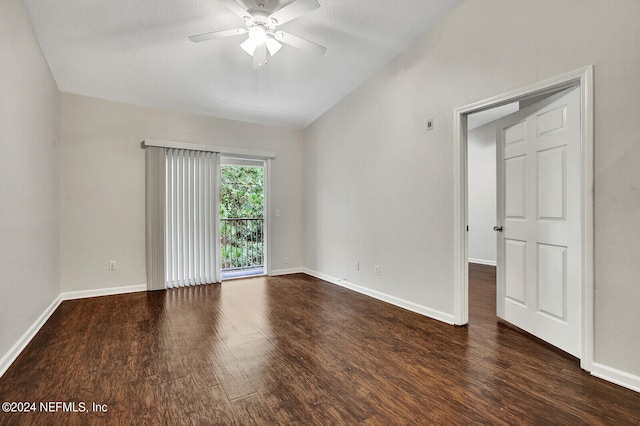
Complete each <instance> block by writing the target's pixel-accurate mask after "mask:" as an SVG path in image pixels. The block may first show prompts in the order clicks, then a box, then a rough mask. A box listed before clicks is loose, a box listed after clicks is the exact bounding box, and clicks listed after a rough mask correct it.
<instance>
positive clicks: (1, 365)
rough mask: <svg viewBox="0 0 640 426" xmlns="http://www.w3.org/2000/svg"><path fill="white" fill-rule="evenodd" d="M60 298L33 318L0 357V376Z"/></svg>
mask: <svg viewBox="0 0 640 426" xmlns="http://www.w3.org/2000/svg"><path fill="white" fill-rule="evenodd" d="M61 302H62V299H61V298H60V296H58V297H56V298H55V299H54V301H53V302H51V304H50V305H49V306H48V307H47V308H46V309H45V310H44V312H43V313H42V314H41V315H40V316H39V317H38V319H36V320H35V322H34V323H33V324H32V325H31V327H29V328H28V329H27V331H25V333H24V334H23V335H22V336H21V337H20V338H19V339H18V341H17V342H16V343H15V344H14V345H13V346H12V347H11V349H9V351H7V353H6V354H4V356H3V357H2V359H0V377H2V376H3V375H4V373H6V372H7V370H8V369H9V367H11V364H13V362H14V361H15V360H16V358H18V356H19V355H20V354H21V353H22V351H23V350H24V348H26V347H27V345H28V344H29V343H30V342H31V340H32V339H33V338H34V337H35V335H36V334H37V333H38V331H40V329H41V328H42V326H43V325H44V324H45V323H46V322H47V321H48V320H49V317H51V315H52V314H53V313H54V312H55V310H56V309H57V308H58V306H59V305H60V303H61Z"/></svg>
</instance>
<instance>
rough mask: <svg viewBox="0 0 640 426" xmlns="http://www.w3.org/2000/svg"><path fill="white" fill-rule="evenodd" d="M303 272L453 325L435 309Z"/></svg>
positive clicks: (308, 270) (448, 315) (448, 318)
mask: <svg viewBox="0 0 640 426" xmlns="http://www.w3.org/2000/svg"><path fill="white" fill-rule="evenodd" d="M303 272H304V273H305V274H307V275H311V276H312V277H316V278H318V279H321V280H323V281H326V282H328V283H331V284H335V285H338V286H340V287H344V288H347V289H349V290H353V291H355V292H357V293H360V294H364V295H365V296H369V297H373V298H374V299H378V300H381V301H383V302H387V303H389V304H391V305H394V306H397V307H400V308H403V309H406V310H408V311H411V312H415V313H417V314H420V315H424V316H426V317H429V318H431V319H434V320H438V321H442V322H444V323H447V324H451V325H453V321H454V318H453V315H450V314H447V313H444V312H440V311H437V310H435V309H431V308H427V307H426V306H422V305H418V304H416V303H413V302H409V301H408V300H405V299H400V298H398V297H395V296H391V295H389V294H386V293H381V292H379V291H375V290H371V289H368V288H366V287H362V286H359V285H357V284H354V283H351V282H349V281H347V280H341V279H339V278H335V277H332V276H329V275H325V274H322V273H320V272H316V271H313V270H311V269H308V268H304V270H303Z"/></svg>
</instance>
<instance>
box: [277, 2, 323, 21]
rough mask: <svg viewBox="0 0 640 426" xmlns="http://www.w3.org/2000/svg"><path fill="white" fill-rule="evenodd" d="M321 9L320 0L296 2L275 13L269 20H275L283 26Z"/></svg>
mask: <svg viewBox="0 0 640 426" xmlns="http://www.w3.org/2000/svg"><path fill="white" fill-rule="evenodd" d="M319 7H320V3H318V0H296V1H294V2H293V3H290V4H288V5H286V6H285V7H283V8H282V9H280V10H277V11H275V12H273V13H272V14H271V16H269V19H275V20H276V21H277V22H278V25H282V24H284V23H285V22H289V21H291V20H292V19H296V18H297V17H298V16H302V15H304V14H305V13H307V12H311V11H312V10H315V9H317V8H319Z"/></svg>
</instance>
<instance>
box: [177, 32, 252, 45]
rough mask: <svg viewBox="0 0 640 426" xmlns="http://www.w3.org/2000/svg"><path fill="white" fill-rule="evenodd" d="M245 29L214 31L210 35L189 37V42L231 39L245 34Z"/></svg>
mask: <svg viewBox="0 0 640 426" xmlns="http://www.w3.org/2000/svg"><path fill="white" fill-rule="evenodd" d="M246 33H247V29H246V28H236V29H235V30H224V31H214V32H212V33H204V34H198V35H192V36H189V40H191V41H192V42H194V43H199V42H201V41H206V40H212V39H214V38H225V37H233V36H237V35H241V34H246Z"/></svg>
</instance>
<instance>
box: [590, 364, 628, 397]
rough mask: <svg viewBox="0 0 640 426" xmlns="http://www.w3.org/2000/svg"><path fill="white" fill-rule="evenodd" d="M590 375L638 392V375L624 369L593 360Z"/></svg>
mask: <svg viewBox="0 0 640 426" xmlns="http://www.w3.org/2000/svg"><path fill="white" fill-rule="evenodd" d="M591 375H593V376H595V377H598V378H600V379H602V380H606V381H607V382H611V383H615V384H616V385H619V386H622V387H625V388H627V389H631V390H634V391H636V392H640V376H636V375H634V374H630V373H627V372H626V371H622V370H618V369H615V368H612V367H608V366H606V365H603V364H600V363H597V362H594V363H592V364H591Z"/></svg>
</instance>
